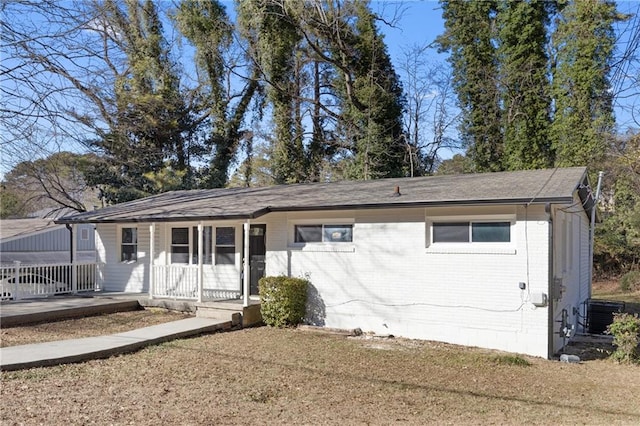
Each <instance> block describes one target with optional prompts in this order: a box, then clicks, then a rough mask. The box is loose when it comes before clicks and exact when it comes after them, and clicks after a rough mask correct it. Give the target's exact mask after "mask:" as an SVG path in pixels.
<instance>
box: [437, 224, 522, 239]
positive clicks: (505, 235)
mask: <svg viewBox="0 0 640 426" xmlns="http://www.w3.org/2000/svg"><path fill="white" fill-rule="evenodd" d="M432 230H433V232H432V235H433V242H434V243H509V242H511V222H498V221H495V222H474V221H468V222H436V223H433V225H432Z"/></svg>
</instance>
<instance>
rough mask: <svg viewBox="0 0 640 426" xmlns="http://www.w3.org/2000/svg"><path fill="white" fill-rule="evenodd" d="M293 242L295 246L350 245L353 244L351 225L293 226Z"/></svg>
mask: <svg viewBox="0 0 640 426" xmlns="http://www.w3.org/2000/svg"><path fill="white" fill-rule="evenodd" d="M293 241H294V242H295V243H297V244H302V243H350V242H353V225H334V224H326V225H322V224H309V225H295V226H294V240H293Z"/></svg>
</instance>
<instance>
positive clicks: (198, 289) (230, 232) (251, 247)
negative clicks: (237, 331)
mask: <svg viewBox="0 0 640 426" xmlns="http://www.w3.org/2000/svg"><path fill="white" fill-rule="evenodd" d="M127 232H129V231H127V228H126V227H122V228H121V233H122V236H121V238H122V241H125V240H126V239H127V238H128V236H127ZM265 233H266V225H264V224H252V223H251V222H250V221H249V220H245V221H243V222H239V221H199V222H184V223H183V222H175V223H173V222H170V223H166V222H164V223H155V222H152V223H150V224H149V225H148V241H149V246H148V247H149V255H148V256H147V258H148V259H149V260H148V262H149V265H148V294H149V299H171V300H185V301H193V302H195V303H196V305H200V306H202V307H205V306H206V303H207V302H221V301H229V302H230V303H234V301H238V302H239V303H241V306H242V307H249V306H250V305H252V302H254V303H253V304H255V302H256V301H257V300H258V299H259V296H258V280H259V279H260V278H261V277H262V276H264V271H265V254H266V253H265V251H266V245H265ZM133 238H135V239H136V244H138V243H142V242H138V241H137V235H136V236H134V237H133ZM123 244H126V243H123ZM123 247H125V246H124V245H123ZM123 250H126V247H125V248H123ZM136 250H137V249H136ZM123 256H125V255H124V254H123ZM217 306H218V307H219V306H220V305H219V304H218V303H217Z"/></svg>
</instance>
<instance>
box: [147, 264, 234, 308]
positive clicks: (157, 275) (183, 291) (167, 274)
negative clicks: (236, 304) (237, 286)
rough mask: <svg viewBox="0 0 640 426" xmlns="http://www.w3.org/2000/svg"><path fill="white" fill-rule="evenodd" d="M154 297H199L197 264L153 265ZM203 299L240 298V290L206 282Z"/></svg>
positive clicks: (193, 298)
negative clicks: (219, 286)
mask: <svg viewBox="0 0 640 426" xmlns="http://www.w3.org/2000/svg"><path fill="white" fill-rule="evenodd" d="M151 270H152V273H153V291H152V296H153V297H159V298H163V297H164V298H171V299H191V300H197V299H198V266H197V265H153V266H152V267H151ZM202 298H203V300H214V299H218V300H219V299H239V298H240V290H225V289H217V288H215V287H212V283H209V282H204V283H203V289H202Z"/></svg>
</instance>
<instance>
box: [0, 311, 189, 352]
mask: <svg viewBox="0 0 640 426" xmlns="http://www.w3.org/2000/svg"><path fill="white" fill-rule="evenodd" d="M190 316H191V315H188V314H182V313H178V312H170V311H167V310H165V309H153V308H151V309H143V310H139V311H130V312H117V313H113V314H108V315H98V316H90V317H85V318H76V319H69V320H63V321H55V322H45V323H40V324H34V325H28V326H23V327H10V328H0V347H5V346H17V345H27V344H30V343H41V342H53V341H56V340H66V339H77V338H81V337H93V336H101V335H103V334H115V333H122V332H125V331H130V330H134V329H136V328H142V327H148V326H150V325H156V324H161V323H164V322H169V321H177V320H180V319H183V318H189V317H190Z"/></svg>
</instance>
